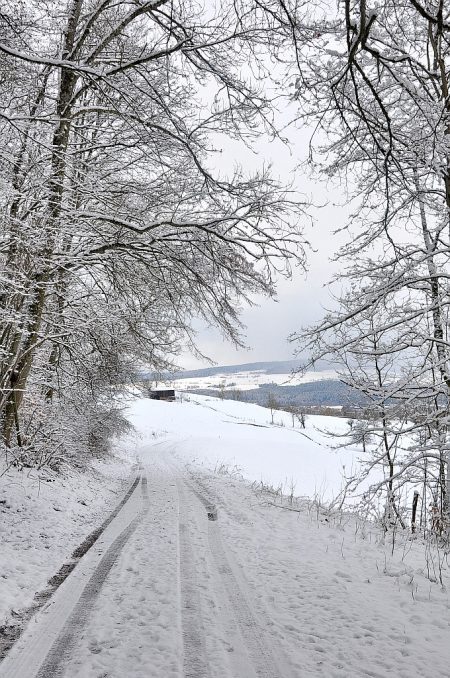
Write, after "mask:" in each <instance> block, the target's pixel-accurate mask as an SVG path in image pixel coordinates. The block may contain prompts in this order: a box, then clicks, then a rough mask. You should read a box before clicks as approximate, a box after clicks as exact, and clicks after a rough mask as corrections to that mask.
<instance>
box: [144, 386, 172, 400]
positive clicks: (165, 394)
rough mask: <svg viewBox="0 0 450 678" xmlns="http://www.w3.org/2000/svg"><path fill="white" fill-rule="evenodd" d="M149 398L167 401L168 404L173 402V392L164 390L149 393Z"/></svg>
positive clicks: (170, 389)
mask: <svg viewBox="0 0 450 678" xmlns="http://www.w3.org/2000/svg"><path fill="white" fill-rule="evenodd" d="M149 398H151V400H167V401H168V402H174V400H175V390H174V389H173V388H166V389H158V390H154V391H150V392H149Z"/></svg>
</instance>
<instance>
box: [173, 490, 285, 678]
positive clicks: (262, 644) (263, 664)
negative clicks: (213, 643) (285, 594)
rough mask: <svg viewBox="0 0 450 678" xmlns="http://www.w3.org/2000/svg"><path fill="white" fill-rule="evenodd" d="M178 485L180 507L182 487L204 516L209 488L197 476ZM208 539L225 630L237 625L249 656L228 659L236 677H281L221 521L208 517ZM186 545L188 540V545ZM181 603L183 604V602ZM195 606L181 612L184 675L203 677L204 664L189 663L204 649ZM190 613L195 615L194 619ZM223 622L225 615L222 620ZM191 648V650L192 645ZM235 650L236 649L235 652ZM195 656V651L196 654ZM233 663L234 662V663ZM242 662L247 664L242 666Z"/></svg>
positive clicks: (211, 501) (210, 502)
mask: <svg viewBox="0 0 450 678" xmlns="http://www.w3.org/2000/svg"><path fill="white" fill-rule="evenodd" d="M177 485H178V488H179V494H180V500H181V501H180V510H182V511H183V512H185V511H186V509H185V507H183V504H184V505H186V498H185V493H184V488H186V490H187V491H188V492H190V493H192V494H194V495H195V496H196V498H197V499H198V500H199V501H200V502H201V503H202V505H203V506H204V508H205V517H206V514H207V513H209V510H210V508H211V506H212V505H214V504H215V501H216V499H215V498H213V497H212V496H211V493H210V492H209V490H208V489H207V488H206V487H205V486H204V485H203V484H202V483H201V482H200V481H198V480H197V479H195V478H192V477H191V478H189V479H186V478H184V477H183V478H182V479H180V478H178V480H177ZM183 532H186V534H183V537H184V538H185V539H186V535H187V538H188V539H189V532H188V531H186V530H185V528H183ZM208 542H209V547H210V551H211V554H212V557H213V561H214V564H215V567H216V568H217V573H218V574H219V576H220V578H221V580H222V588H223V590H225V591H226V597H227V602H228V607H229V611H230V613H231V619H229V620H228V629H227V631H228V634H229V635H230V636H231V635H234V636H235V635H236V629H234V632H233V631H232V629H231V628H230V625H233V626H235V627H236V626H237V628H238V630H239V633H240V635H241V639H242V641H243V645H244V647H245V650H246V653H247V655H248V659H247V660H246V659H245V658H244V657H242V654H241V656H240V657H239V659H238V657H237V656H236V657H234V659H235V661H234V662H233V661H231V664H232V666H231V667H230V668H231V670H232V671H233V675H234V676H235V678H242V677H243V676H244V675H245V676H246V678H247V676H257V677H258V678H280V677H281V676H282V675H283V676H284V675H285V673H284V672H282V671H281V670H280V668H279V667H278V666H277V662H276V661H275V658H274V653H273V652H272V650H271V648H270V639H269V638H268V634H267V633H266V631H265V629H264V627H263V626H262V624H260V623H259V622H258V620H257V615H256V614H255V612H254V611H253V610H252V607H251V605H250V603H249V601H248V596H247V595H246V594H245V589H246V584H245V581H244V580H243V578H241V577H240V576H239V573H238V572H237V570H236V568H233V567H232V565H231V563H230V560H229V558H228V556H227V553H226V550H225V547H224V544H223V542H222V537H221V531H220V521H216V520H208ZM187 547H189V544H188V545H187ZM180 552H181V586H182V591H183V559H184V558H183V543H181V544H180ZM192 567H193V564H192V563H189V565H188V569H189V570H191V569H192ZM197 597H198V594H197ZM183 607H184V606H183ZM196 608H197V609H193V610H192V613H191V614H190V615H189V619H187V618H186V614H184V616H183V640H184V641H185V653H186V652H187V656H185V660H186V661H185V677H186V678H191V676H192V677H194V676H198V677H199V678H203V676H204V675H205V676H207V675H208V674H207V673H205V671H206V668H207V667H202V671H203V673H201V672H195V670H193V667H192V666H190V654H191V653H195V652H198V653H200V651H202V650H203V651H204V645H203V646H202V644H201V638H200V637H199V634H202V633H204V630H203V629H202V626H201V623H200V622H199V619H200V618H201V610H200V603H199V601H197V603H196ZM191 617H194V618H193V619H192V618H191ZM222 621H223V622H224V623H225V622H226V621H227V620H226V619H223V620H222ZM186 623H189V624H192V623H193V624H194V626H191V627H190V628H191V634H188V635H187V636H185V628H186ZM190 648H192V651H191V649H190ZM236 654H238V653H236ZM197 656H198V655H197ZM233 664H234V666H233ZM243 664H247V666H246V667H244V665H243Z"/></svg>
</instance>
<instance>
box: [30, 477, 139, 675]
mask: <svg viewBox="0 0 450 678" xmlns="http://www.w3.org/2000/svg"><path fill="white" fill-rule="evenodd" d="M141 493H142V499H143V501H144V502H145V504H144V508H143V510H142V511H141V512H140V514H139V515H138V516H136V518H135V519H134V520H133V521H132V522H131V523H130V524H129V526H128V527H127V528H126V529H125V530H123V532H121V534H120V535H119V536H118V537H117V539H116V540H115V541H114V542H113V543H112V544H111V546H110V547H109V549H108V550H107V551H106V553H105V555H104V556H103V558H102V559H101V561H100V562H99V564H98V566H97V568H96V570H95V572H94V573H93V575H92V576H91V578H90V579H89V581H88V583H87V584H86V586H85V588H84V590H83V592H82V594H81V596H80V599H79V601H78V603H77V604H76V606H75V609H74V610H73V612H72V614H71V616H70V617H69V619H68V620H67V622H66V624H65V625H64V627H63V629H62V631H61V633H60V635H59V637H58V638H57V640H56V642H55V643H54V645H53V647H52V649H51V650H50V652H49V653H48V655H47V657H46V659H45V661H44V663H43V665H42V667H41V669H40V671H39V672H38V674H37V675H36V678H59V677H60V676H62V675H63V672H64V663H65V661H66V660H67V659H68V658H69V657H70V655H71V654H72V651H73V648H74V646H75V643H76V641H77V636H78V634H79V633H80V632H81V631H82V630H83V628H84V627H85V626H86V623H87V620H88V618H89V616H90V614H91V612H92V608H93V607H94V604H95V602H96V600H97V597H98V595H99V593H100V591H101V588H102V585H103V583H104V581H105V580H106V577H107V576H108V575H109V573H110V572H111V570H112V568H113V566H114V564H115V563H116V561H117V559H118V557H119V555H120V553H121V551H122V549H123V547H124V546H125V544H126V543H127V541H128V540H129V538H130V537H131V535H132V534H133V532H134V531H135V529H136V527H137V526H138V524H139V523H140V522H141V520H142V518H143V517H144V515H145V514H146V513H147V511H148V485H147V478H145V477H142V478H141Z"/></svg>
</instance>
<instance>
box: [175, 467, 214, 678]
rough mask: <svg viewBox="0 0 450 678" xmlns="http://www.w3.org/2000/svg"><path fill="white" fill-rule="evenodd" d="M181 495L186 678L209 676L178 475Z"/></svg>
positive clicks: (181, 566)
mask: <svg viewBox="0 0 450 678" xmlns="http://www.w3.org/2000/svg"><path fill="white" fill-rule="evenodd" d="M177 489H178V496H179V506H180V516H179V537H178V538H179V554H180V555H179V557H180V588H181V596H180V597H181V624H182V637H183V675H184V678H209V670H208V663H207V660H206V651H205V642H204V628H203V624H202V612H201V602H200V594H199V588H198V577H197V574H196V570H195V557H194V551H193V547H192V541H191V538H190V530H189V526H188V513H187V510H186V497H185V493H184V488H183V486H182V484H181V482H180V481H179V479H178V478H177Z"/></svg>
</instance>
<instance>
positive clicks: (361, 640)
mask: <svg viewBox="0 0 450 678" xmlns="http://www.w3.org/2000/svg"><path fill="white" fill-rule="evenodd" d="M261 409H262V408H257V407H256V406H251V405H247V404H242V403H231V402H229V401H218V400H211V399H207V398H200V397H196V398H195V400H192V401H190V402H182V403H180V402H177V403H161V402H155V401H150V400H146V399H144V400H136V401H135V402H134V403H133V404H132V405H131V407H130V418H131V419H132V421H133V422H134V423H135V425H136V427H137V428H138V430H139V432H140V439H139V440H138V441H137V442H136V440H134V441H131V440H130V441H127V442H126V444H125V443H124V445H123V449H124V450H126V453H127V454H129V455H131V457H134V456H135V455H136V454H137V455H138V457H139V459H140V463H141V470H140V471H139V473H140V474H141V476H142V478H141V483H140V485H139V486H138V487H137V488H136V490H135V492H134V494H133V495H132V497H131V499H130V501H129V502H128V503H127V504H125V506H124V508H123V509H122V511H121V512H120V513H119V514H118V516H117V519H116V520H115V521H113V523H111V526H110V527H109V528H108V531H107V532H105V535H104V538H103V539H102V540H101V543H100V544H99V545H98V546H97V547H96V548H95V549H91V552H89V553H88V554H87V556H85V557H84V558H83V559H82V561H81V562H80V566H81V568H84V569H81V570H80V569H79V568H75V570H74V572H73V573H72V575H70V576H69V578H68V579H67V580H66V582H65V583H64V585H63V586H62V587H61V588H60V589H59V591H58V595H57V596H56V600H55V602H54V604H53V603H51V604H50V605H49V606H48V607H47V608H46V609H44V610H42V612H41V613H39V614H38V616H37V618H36V620H35V621H34V622H32V624H31V625H30V627H29V629H28V630H27V632H26V633H25V634H24V636H23V637H22V640H21V641H19V644H18V645H17V646H16V648H15V650H13V652H12V653H11V657H10V659H9V660H5V662H3V664H2V665H0V677H1V678H13V677H14V678H31V677H33V678H45V677H47V678H50V676H56V675H57V676H58V677H59V678H75V676H77V677H81V678H123V676H127V678H141V677H142V678H144V676H145V678H149V677H150V678H151V677H155V678H156V677H157V676H158V677H161V678H162V677H164V678H166V677H168V678H171V677H173V678H181V676H184V677H185V678H194V677H195V678H281V677H283V678H290V677H292V678H294V677H295V678H297V677H298V678H304V677H305V676H306V677H308V678H309V677H312V678H316V677H322V678H360V677H363V676H364V677H365V676H370V677H372V678H373V677H375V678H376V677H379V678H384V677H385V676H395V677H399V678H411V677H412V676H422V677H424V678H436V677H438V678H444V677H445V678H446V677H447V676H448V675H449V671H448V666H449V664H450V646H449V643H448V638H449V630H450V599H449V594H448V592H447V588H448V585H449V584H450V581H449V574H448V565H447V563H446V561H445V559H443V555H442V553H439V552H438V551H436V550H432V549H428V550H426V549H424V547H423V545H422V544H421V543H420V542H419V541H417V542H411V541H408V540H404V542H402V541H401V538H400V537H399V536H397V546H396V548H395V549H394V550H393V551H392V544H391V542H389V543H387V544H384V543H383V540H382V539H381V535H380V533H379V532H378V531H377V530H376V529H375V528H374V527H371V526H370V525H368V524H364V523H363V522H362V521H361V520H355V519H353V518H351V517H350V516H342V515H341V516H339V515H327V514H325V513H323V512H321V511H318V510H316V505H315V504H313V503H308V502H306V501H301V502H299V503H297V504H296V503H294V504H291V503H289V502H287V503H286V500H284V502H283V503H282V505H281V506H280V505H277V506H274V505H272V504H273V503H278V504H279V500H278V499H277V498H275V497H274V496H273V495H270V494H268V493H267V492H263V491H260V492H255V491H254V490H251V489H250V488H249V485H248V483H246V482H244V481H243V480H241V479H239V478H238V477H233V476H232V477H230V476H229V475H224V474H223V472H224V471H225V467H226V466H228V469H229V470H230V469H231V467H232V466H233V464H237V465H239V466H240V467H241V468H243V469H244V474H245V476H246V478H247V479H248V480H259V479H260V478H261V476H262V477H263V479H264V480H265V481H267V482H270V483H271V484H275V485H276V484H277V483H278V482H284V479H285V478H287V479H288V483H289V478H290V477H294V478H295V480H296V482H297V488H296V493H297V494H308V493H310V492H311V490H312V491H314V489H317V488H318V487H319V486H322V487H326V490H324V492H329V493H330V494H331V493H332V492H333V491H334V489H336V487H337V488H338V489H339V485H340V467H341V466H342V463H344V462H345V463H352V459H353V463H356V462H355V461H354V456H355V454H356V453H355V452H347V453H345V454H346V455H347V456H345V455H344V453H342V452H341V453H339V454H338V453H335V452H330V451H329V450H327V449H326V448H325V447H324V445H325V441H327V439H326V438H325V437H322V435H321V434H320V433H318V432H317V431H314V429H313V427H312V422H311V421H310V422H309V425H308V429H306V431H304V432H303V433H306V434H307V435H308V436H309V437H308V438H305V437H304V435H302V434H301V433H300V432H298V431H297V432H296V431H292V430H289V429H288V426H287V423H288V420H287V419H286V421H285V422H284V424H285V425H284V427H281V426H278V427H272V426H270V425H269V421H270V413H269V412H268V411H267V410H262V411H260V410H261ZM276 417H280V419H279V420H278V423H279V424H281V422H282V421H283V415H281V414H280V415H279V414H278V413H277V414H276ZM286 417H287V415H286ZM321 420H322V425H323V424H324V422H323V418H321ZM328 424H329V425H330V426H331V425H334V426H335V427H339V426H341V425H342V424H341V422H340V420H332V421H330V422H328ZM313 436H314V438H315V442H313V441H311V440H310V438H312V437H313ZM327 442H328V441H327ZM327 455H328V457H327ZM341 455H344V456H341ZM194 459H195V461H194ZM327 462H328V463H327ZM230 465H231V466H230ZM218 466H220V468H221V470H222V473H217V472H214V470H213V469H214V468H215V467H216V468H218ZM258 466H259V469H260V470H259V471H258V470H257V469H258ZM122 469H123V467H122ZM302 469H303V472H301V470H302ZM231 470H232V469H231ZM324 472H326V482H325V484H323V477H322V476H323V473H324ZM321 484H322V485H321ZM61 496H62V495H61V494H60V497H61ZM213 505H214V507H215V509H214V510H213V508H212V506H213ZM283 507H284V508H283ZM291 509H295V510H291ZM215 510H217V518H218V519H217V520H208V512H209V513H210V515H211V516H212V517H214V515H215ZM57 513H58V512H57ZM27 518H28V522H27V526H28V528H27V529H28V531H30V530H33V529H36V527H37V525H38V522H39V520H40V518H39V517H38V518H37V522H35V523H34V524H33V520H34V518H33V515H32V514H31V513H30V514H27ZM30 525H31V527H30ZM22 529H23V533H22V538H23V539H24V540H25V541H26V539H27V537H26V527H25V526H23V527H22ZM17 547H18V548H20V543H17ZM36 548H38V546H37V545H36ZM21 556H22V559H23V560H24V561H27V560H28V555H27V552H26V550H23V551H22V552H21ZM0 559H1V560H0V564H1V566H2V567H3V566H4V564H5V563H4V557H3V553H2V555H1V556H0ZM10 576H11V577H12V576H13V573H12V572H11V573H10ZM433 579H434V580H435V581H432V580H433ZM446 587H447V588H446ZM77 591H78V594H77V595H79V596H80V599H79V600H80V602H78V603H77V600H76V592H77ZM0 593H1V592H0ZM69 600H70V601H71V603H70V605H69V603H68V602H67V604H66V603H65V601H69ZM49 638H50V639H53V638H55V639H56V640H55V642H54V643H53V640H51V642H49V641H48V639H49ZM45 642H47V643H48V644H49V645H50V649H49V652H48V653H47V654H46V655H45V657H44V659H43V663H42V664H41V665H40V668H39V665H38V664H39V662H37V661H36V660H33V656H35V655H36V651H33V650H32V648H39V647H41V646H42V643H44V644H45ZM44 654H45V653H44ZM33 661H34V664H33ZM39 661H40V660H39ZM17 662H21V664H20V669H18V668H17V666H18V664H17ZM31 665H33V666H34V668H32V669H29V668H28V667H29V666H31ZM24 667H26V668H24Z"/></svg>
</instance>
